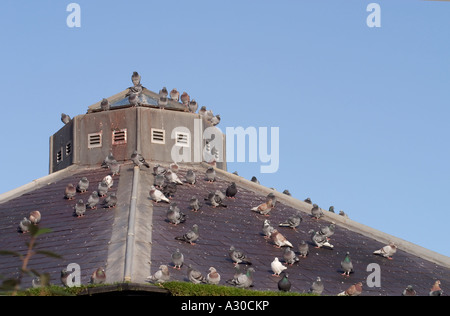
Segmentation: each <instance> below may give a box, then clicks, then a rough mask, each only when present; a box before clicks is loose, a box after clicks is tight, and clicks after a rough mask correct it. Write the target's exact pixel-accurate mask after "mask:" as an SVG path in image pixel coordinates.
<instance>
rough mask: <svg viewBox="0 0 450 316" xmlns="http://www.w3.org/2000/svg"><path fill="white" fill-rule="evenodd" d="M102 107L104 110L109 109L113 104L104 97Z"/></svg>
mask: <svg viewBox="0 0 450 316" xmlns="http://www.w3.org/2000/svg"><path fill="white" fill-rule="evenodd" d="M100 108H101V109H102V111H109V109H111V104H109V101H108V99H105V98H103V100H102V102H100Z"/></svg>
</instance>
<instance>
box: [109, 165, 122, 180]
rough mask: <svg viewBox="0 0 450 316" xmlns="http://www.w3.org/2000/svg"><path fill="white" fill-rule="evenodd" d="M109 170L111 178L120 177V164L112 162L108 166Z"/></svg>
mask: <svg viewBox="0 0 450 316" xmlns="http://www.w3.org/2000/svg"><path fill="white" fill-rule="evenodd" d="M109 170H111V176H113V177H114V176H118V175H120V163H119V162H117V161H113V162H112V163H111V164H110V165H109Z"/></svg>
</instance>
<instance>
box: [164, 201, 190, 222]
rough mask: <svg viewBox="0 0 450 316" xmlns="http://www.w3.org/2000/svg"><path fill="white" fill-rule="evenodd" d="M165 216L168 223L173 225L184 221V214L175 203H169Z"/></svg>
mask: <svg viewBox="0 0 450 316" xmlns="http://www.w3.org/2000/svg"><path fill="white" fill-rule="evenodd" d="M166 216H167V219H168V221H169V223H171V224H173V225H178V224H181V223H184V222H185V221H186V215H184V214H183V212H181V211H180V208H179V207H178V206H177V204H176V203H172V204H170V206H169V209H168V210H167V212H166Z"/></svg>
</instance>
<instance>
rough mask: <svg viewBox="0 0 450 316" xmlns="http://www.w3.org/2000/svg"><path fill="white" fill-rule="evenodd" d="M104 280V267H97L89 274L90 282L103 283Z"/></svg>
mask: <svg viewBox="0 0 450 316" xmlns="http://www.w3.org/2000/svg"><path fill="white" fill-rule="evenodd" d="M105 281H106V273H105V269H103V268H102V267H100V268H97V270H95V271H94V272H93V273H92V275H91V284H103V283H105Z"/></svg>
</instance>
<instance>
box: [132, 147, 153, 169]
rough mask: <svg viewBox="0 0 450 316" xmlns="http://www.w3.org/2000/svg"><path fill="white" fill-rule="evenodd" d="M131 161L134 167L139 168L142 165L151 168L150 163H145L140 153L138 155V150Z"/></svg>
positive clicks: (134, 152)
mask: <svg viewBox="0 0 450 316" xmlns="http://www.w3.org/2000/svg"><path fill="white" fill-rule="evenodd" d="M131 160H132V161H133V163H134V165H135V166H138V167H139V168H140V167H141V166H142V165H144V166H146V167H147V168H150V165H149V164H148V162H146V161H145V159H144V157H143V156H142V155H141V154H140V153H138V152H137V150H135V151H133V153H132V154H131Z"/></svg>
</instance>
